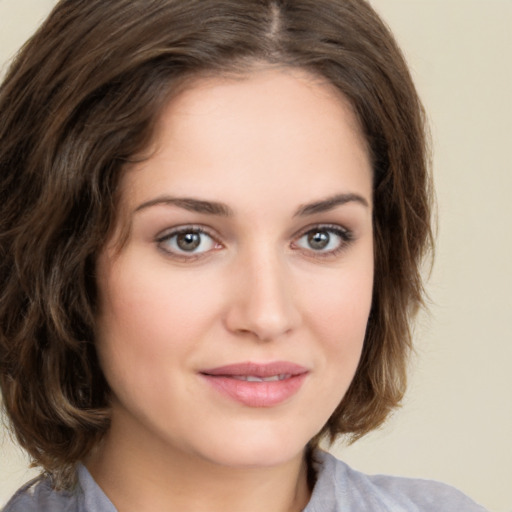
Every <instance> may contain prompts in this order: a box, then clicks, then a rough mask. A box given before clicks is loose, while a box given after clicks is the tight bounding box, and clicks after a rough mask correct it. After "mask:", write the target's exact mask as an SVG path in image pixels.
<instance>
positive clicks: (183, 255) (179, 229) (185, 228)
mask: <svg viewBox="0 0 512 512" xmlns="http://www.w3.org/2000/svg"><path fill="white" fill-rule="evenodd" d="M185 233H199V234H204V235H207V236H209V237H210V238H211V239H212V241H213V243H214V247H213V248H211V249H209V250H206V251H204V252H198V253H196V252H190V253H188V254H187V252H186V251H183V252H180V251H171V250H169V249H165V248H163V247H162V244H163V243H164V242H165V241H167V240H170V239H171V238H173V237H175V236H178V235H180V234H185ZM155 243H156V244H157V246H158V248H159V249H160V250H161V251H162V252H164V253H165V254H166V255H167V256H169V257H171V258H174V259H178V260H183V261H185V260H186V261H192V260H196V259H199V258H204V257H207V256H208V255H209V254H210V253H211V252H212V251H214V250H216V249H218V248H219V246H222V245H223V244H222V242H221V241H220V240H219V237H218V236H216V235H215V234H213V233H212V231H211V230H210V229H208V228H206V227H205V226H201V225H197V224H188V225H180V226H176V227H173V228H167V229H165V230H163V231H161V232H160V233H159V234H158V235H157V236H156V237H155Z"/></svg>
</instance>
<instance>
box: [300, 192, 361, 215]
mask: <svg viewBox="0 0 512 512" xmlns="http://www.w3.org/2000/svg"><path fill="white" fill-rule="evenodd" d="M353 202H355V203H359V204H361V205H363V206H365V207H366V208H369V206H370V205H369V203H368V201H367V200H366V199H365V198H364V197H363V196H360V195H359V194H336V195H334V196H331V197H328V198H326V199H321V200H320V201H314V202H312V203H307V204H303V205H301V206H300V207H299V208H298V210H297V211H296V212H295V214H294V217H304V216H306V215H314V214H315V213H322V212H327V211H330V210H332V209H334V208H336V207H337V206H342V205H344V204H347V203H353Z"/></svg>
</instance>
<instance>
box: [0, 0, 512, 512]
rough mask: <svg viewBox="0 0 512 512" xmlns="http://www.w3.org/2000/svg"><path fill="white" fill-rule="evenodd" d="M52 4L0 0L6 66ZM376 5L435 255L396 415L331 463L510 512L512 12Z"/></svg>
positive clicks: (16, 477)
mask: <svg viewBox="0 0 512 512" xmlns="http://www.w3.org/2000/svg"><path fill="white" fill-rule="evenodd" d="M54 3H55V2H54V1H52V0H0V65H2V63H5V62H7V61H8V59H10V58H11V57H12V56H13V54H14V53H15V52H16V50H17V48H18V47H19V46H20V45H21V44H22V43H23V42H24V41H25V39H26V38H27V37H28V36H29V35H30V34H31V33H32V31H33V30H34V29H35V27H36V26H37V25H38V23H39V22H40V21H41V20H42V19H43V18H44V16H45V15H46V14H47V12H49V10H50V9H51V7H52V6H53V5H54ZM372 4H373V5H374V7H375V8H376V9H377V10H378V11H379V12H380V13H381V14H382V16H383V17H384V19H385V20H386V21H387V22H388V23H389V25H390V26H391V28H392V29H393V31H394V33H395V35H396V37H397V39H398V41H399V43H400V44H401V46H402V48H403V50H404V52H405V54H406V57H407V59H408V61H409V63H410V65H411V68H412V71H413V74H414V77H415V79H416V82H417V85H418V88H419V90H420V93H421V95H422V97H423V100H424V103H425V105H426V108H427V111H428V113H429V117H430V120H431V126H432V134H433V141H434V175H435V181H436V187H437V195H438V211H439V233H438V246H437V256H436V262H435V267H434V271H433V274H432V277H431V279H430V282H429V283H430V284H429V287H428V288H429V292H430V296H431V301H432V304H431V308H430V313H429V315H423V316H422V317H421V318H420V321H419V324H418V329H417V333H416V347H417V355H416V357H415V358H414V360H413V361H412V364H411V382H410V389H409V392H408V394H407V397H406V400H405V401H404V406H403V407H402V409H401V410H399V411H398V412H397V413H396V414H395V415H394V417H393V418H391V419H390V421H389V422H388V423H387V425H386V426H385V427H384V428H382V429H381V430H380V431H378V432H376V433H373V434H371V435H369V436H367V438H365V439H362V440H360V441H358V442H357V443H356V444H355V445H353V446H351V447H348V448H346V447H344V446H342V445H336V446H335V447H333V451H334V452H335V453H336V454H337V455H338V456H340V457H341V458H343V459H344V460H346V461H347V462H348V463H350V464H351V465H353V466H354V467H356V468H358V469H360V470H362V471H365V472H370V473H372V472H378V473H392V474H400V475H406V476H414V477H426V478H434V479H437V480H442V481H445V482H447V483H450V484H452V485H455V486H456V487H458V488H460V489H461V490H463V491H464V492H466V493H467V494H469V495H470V496H472V497H473V499H475V500H476V501H478V502H480V503H481V504H483V505H484V506H485V507H487V508H488V509H489V510H491V511H494V512H512V399H511V397H510V395H511V393H512V372H511V369H510V367H511V364H512V327H511V326H512V322H511V317H512V299H511V293H512V270H511V262H512V201H511V199H510V196H511V190H512V157H511V156H510V154H511V146H512V101H511V96H512V1H511V0H501V1H499V0H460V1H459V0H374V1H373V2H372ZM3 67H4V70H5V64H4V66H3ZM2 437H3V438H4V439H3V443H2V441H1V438H2ZM0 443H2V444H0V505H1V504H2V503H4V502H5V501H6V500H7V498H8V497H9V496H10V495H11V494H12V492H14V490H15V489H16V488H17V487H18V486H19V485H21V483H23V482H24V481H26V480H27V478H29V477H30V476H31V475H33V474H35V473H34V471H33V470H32V471H30V470H27V462H26V460H25V459H24V458H23V456H22V455H21V454H20V453H19V451H18V450H17V449H16V448H15V447H14V446H13V445H12V443H10V442H9V440H8V439H7V438H6V436H5V432H3V434H2V435H1V436H0Z"/></svg>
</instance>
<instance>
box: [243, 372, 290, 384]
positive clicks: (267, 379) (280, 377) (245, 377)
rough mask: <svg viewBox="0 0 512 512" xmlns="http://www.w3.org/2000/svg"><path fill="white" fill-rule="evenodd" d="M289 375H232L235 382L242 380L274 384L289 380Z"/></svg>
mask: <svg viewBox="0 0 512 512" xmlns="http://www.w3.org/2000/svg"><path fill="white" fill-rule="evenodd" d="M290 377H291V375H289V374H287V373H282V374H280V375H272V376H271V377H256V376H255V375H234V376H233V378H234V379H236V380H244V381H247V382H276V381H279V380H284V379H289V378H290Z"/></svg>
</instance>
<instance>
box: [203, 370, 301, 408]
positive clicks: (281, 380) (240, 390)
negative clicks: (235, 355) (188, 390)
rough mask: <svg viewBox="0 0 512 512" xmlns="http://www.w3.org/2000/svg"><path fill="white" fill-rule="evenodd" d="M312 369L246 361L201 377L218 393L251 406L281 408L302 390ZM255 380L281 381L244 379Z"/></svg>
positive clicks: (208, 371) (212, 371)
mask: <svg viewBox="0 0 512 512" xmlns="http://www.w3.org/2000/svg"><path fill="white" fill-rule="evenodd" d="M308 373H309V370H308V369H307V368H305V367H304V366H301V365H298V364H295V363H291V362H288V361H276V362H272V363H265V364H260V363H253V362H244V363H236V364H230V365H226V366H219V367H216V368H210V369H206V370H201V371H200V372H199V374H200V375H201V377H202V378H203V379H205V380H206V381H207V382H208V383H209V384H210V385H211V386H212V387H213V388H214V389H215V390H216V391H218V392H220V393H221V394H223V395H225V396H227V397H229V398H231V399H232V400H235V401H236V402H239V403H241V404H243V405H245V406H248V407H273V406H276V405H279V404H281V403H283V402H285V401H286V400H288V399H289V398H291V397H292V396H293V395H295V394H296V393H297V392H298V391H299V389H300V388H301V386H302V384H303V383H304V380H305V379H306V377H307V375H308ZM247 377H254V378H256V379H271V378H273V377H274V378H276V379H278V380H245V379H246V378H247Z"/></svg>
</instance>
